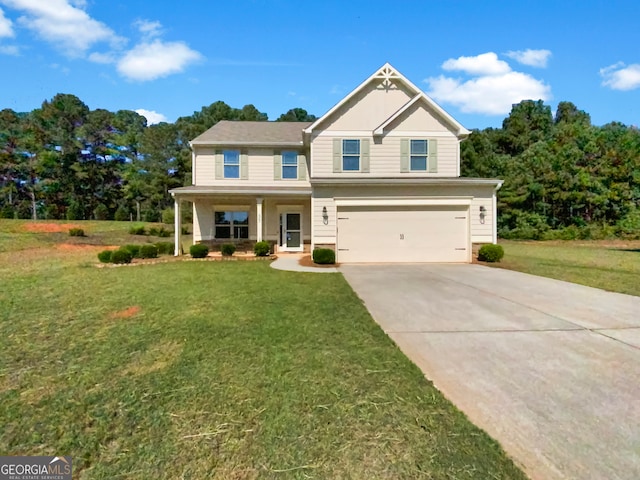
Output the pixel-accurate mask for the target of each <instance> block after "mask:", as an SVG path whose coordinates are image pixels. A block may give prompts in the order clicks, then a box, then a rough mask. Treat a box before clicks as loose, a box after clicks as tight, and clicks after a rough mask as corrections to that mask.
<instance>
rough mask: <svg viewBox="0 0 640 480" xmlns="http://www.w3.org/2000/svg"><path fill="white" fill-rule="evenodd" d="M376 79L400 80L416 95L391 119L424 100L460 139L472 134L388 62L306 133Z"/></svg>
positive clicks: (308, 132)
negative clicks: (451, 127) (452, 128)
mask: <svg viewBox="0 0 640 480" xmlns="http://www.w3.org/2000/svg"><path fill="white" fill-rule="evenodd" d="M374 79H381V80H389V79H393V80H400V81H401V82H402V83H404V84H405V86H407V87H408V88H409V89H410V90H413V93H414V94H415V97H413V98H412V99H411V100H410V101H409V102H408V103H407V104H406V105H405V106H404V107H402V108H401V109H400V110H398V111H397V112H396V113H394V114H393V115H392V116H391V117H390V118H393V117H394V116H397V115H400V114H401V113H402V112H403V111H404V110H406V109H407V108H409V107H410V106H411V105H412V104H413V103H415V102H417V101H418V100H419V99H420V98H422V99H424V100H425V101H426V102H427V104H428V105H429V106H430V107H432V108H433V109H434V110H435V111H436V112H437V113H438V114H439V115H440V116H441V117H442V118H443V119H444V120H445V121H446V122H448V123H449V124H450V125H451V126H453V127H454V129H456V130H457V132H456V133H457V135H458V136H459V137H466V136H467V135H469V134H470V133H471V132H470V131H469V130H467V129H466V128H464V127H463V126H462V125H461V124H460V123H458V121H456V119H454V118H453V117H452V116H451V115H449V114H448V113H447V112H445V111H444V110H443V109H442V107H440V105H438V104H437V103H436V102H434V101H433V100H432V99H431V98H430V97H429V96H428V95H427V94H425V93H424V92H423V91H422V90H420V89H419V88H418V87H416V86H415V85H414V84H413V83H412V82H411V81H409V79H407V78H406V77H405V76H404V75H402V74H401V73H400V72H398V71H397V70H396V69H395V68H393V67H392V66H391V64H389V63H388V62H387V63H385V64H384V65H383V66H382V67H380V68H379V69H378V70H377V71H376V72H374V73H373V75H371V76H370V77H369V78H367V79H366V80H365V81H364V82H362V83H361V84H360V85H358V86H357V87H356V88H355V89H354V90H352V91H351V93H349V94H348V95H347V96H346V97H344V98H343V99H342V100H340V102H338V103H337V104H336V105H334V106H333V108H331V110H329V111H328V112H327V113H325V114H324V115H323V116H322V117H320V118H319V119H317V120H316V121H315V122H313V123H312V124H311V125H309V126H308V127H307V128H305V129H304V133H307V134H311V133H313V130H314V129H315V128H316V127H317V126H318V125H320V124H321V123H323V122H324V121H325V120H327V119H328V118H329V117H331V115H333V114H334V113H335V112H336V111H337V110H338V109H340V108H341V107H342V106H343V105H344V104H346V103H347V102H348V101H349V100H351V98H353V97H354V96H355V95H356V94H357V93H358V92H360V90H362V89H363V88H364V87H366V86H367V85H368V84H369V83H370V82H371V81H372V80H374ZM389 121H390V120H389V119H388V120H386V121H385V123H383V124H382V125H381V126H384V125H386V124H387V123H388V122H389ZM379 128H380V127H378V128H377V129H376V131H377V130H378V129H379Z"/></svg>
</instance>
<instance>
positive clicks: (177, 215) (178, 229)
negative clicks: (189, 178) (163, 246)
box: [173, 197, 182, 257]
mask: <svg viewBox="0 0 640 480" xmlns="http://www.w3.org/2000/svg"><path fill="white" fill-rule="evenodd" d="M173 199H174V201H173V210H174V211H173V214H174V219H173V223H174V225H173V228H174V242H175V245H174V248H173V255H174V257H177V256H178V255H180V245H181V242H182V222H181V212H180V200H179V199H178V197H173Z"/></svg>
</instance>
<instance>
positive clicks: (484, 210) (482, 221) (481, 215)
mask: <svg viewBox="0 0 640 480" xmlns="http://www.w3.org/2000/svg"><path fill="white" fill-rule="evenodd" d="M486 215H487V209H486V208H484V205H480V223H484V217H485V216H486Z"/></svg>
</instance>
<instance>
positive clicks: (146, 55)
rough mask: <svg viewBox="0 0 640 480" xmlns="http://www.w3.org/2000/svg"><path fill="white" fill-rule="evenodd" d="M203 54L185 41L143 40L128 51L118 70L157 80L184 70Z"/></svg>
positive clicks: (124, 73) (129, 74)
mask: <svg viewBox="0 0 640 480" xmlns="http://www.w3.org/2000/svg"><path fill="white" fill-rule="evenodd" d="M201 58H202V55H200V53H198V52H196V51H195V50H191V49H190V48H189V47H188V46H187V44H185V43H184V42H162V41H160V40H154V41H152V42H143V43H141V44H139V45H136V46H135V47H134V48H133V49H132V50H130V51H128V52H127V53H126V54H125V55H124V57H122V58H121V59H120V61H119V62H118V72H119V73H120V74H121V75H122V76H124V77H126V78H128V79H130V80H138V81H147V80H155V79H157V78H161V77H166V76H168V75H171V74H174V73H179V72H182V71H183V70H184V69H185V68H186V67H187V66H188V65H190V64H192V63H194V62H196V61H198V60H200V59H201Z"/></svg>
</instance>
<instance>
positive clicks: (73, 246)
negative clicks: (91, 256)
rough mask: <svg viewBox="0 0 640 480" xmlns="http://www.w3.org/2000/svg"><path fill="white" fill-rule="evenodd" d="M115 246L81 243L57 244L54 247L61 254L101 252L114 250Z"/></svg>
mask: <svg viewBox="0 0 640 480" xmlns="http://www.w3.org/2000/svg"><path fill="white" fill-rule="evenodd" d="M116 248H118V247H116V246H104V245H87V244H82V243H59V244H58V245H56V249H57V250H60V251H62V252H90V251H96V252H97V251H98V250H100V251H102V250H115V249H116Z"/></svg>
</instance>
